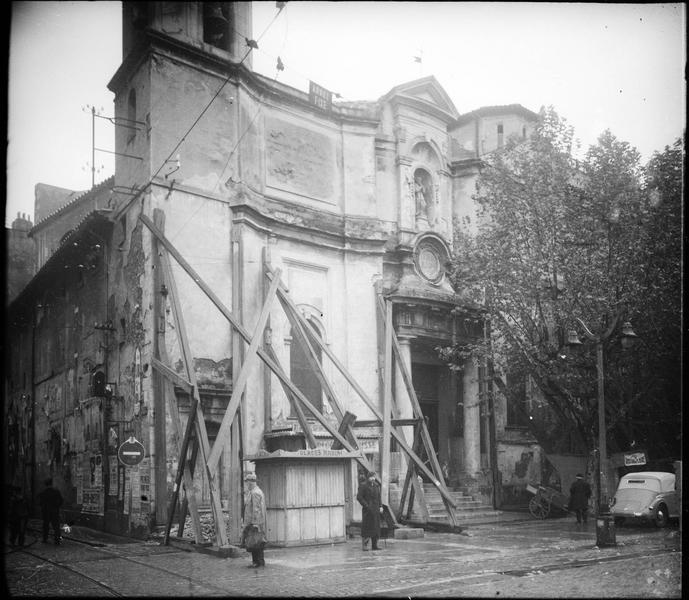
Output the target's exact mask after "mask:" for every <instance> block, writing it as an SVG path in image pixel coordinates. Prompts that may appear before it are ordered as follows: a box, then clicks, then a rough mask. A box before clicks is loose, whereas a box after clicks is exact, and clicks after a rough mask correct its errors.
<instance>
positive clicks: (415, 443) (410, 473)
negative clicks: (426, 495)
mask: <svg viewBox="0 0 689 600" xmlns="http://www.w3.org/2000/svg"><path fill="white" fill-rule="evenodd" d="M419 441H420V435H419V428H418V427H414V441H413V443H412V450H414V452H417V453H418V451H419ZM412 477H415V473H414V463H413V462H411V461H410V462H409V464H407V474H406V475H405V477H404V485H403V486H402V493H401V494H400V507H399V510H398V511H397V518H398V519H401V518H402V514H403V513H404V503H405V501H406V500H407V493H409V494H410V496H411V492H410V490H411V489H413V488H410V485H411V478H412ZM412 501H413V500H412Z"/></svg>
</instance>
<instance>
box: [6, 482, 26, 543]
mask: <svg viewBox="0 0 689 600" xmlns="http://www.w3.org/2000/svg"><path fill="white" fill-rule="evenodd" d="M28 521H29V503H28V501H27V500H26V497H25V496H24V493H23V492H22V488H20V487H19V486H12V497H11V499H10V514H9V525H10V545H11V546H14V544H15V542H17V543H18V544H19V546H23V545H24V540H25V537H26V525H27V523H28Z"/></svg>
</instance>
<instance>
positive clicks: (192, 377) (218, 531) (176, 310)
mask: <svg viewBox="0 0 689 600" xmlns="http://www.w3.org/2000/svg"><path fill="white" fill-rule="evenodd" d="M142 216H143V215H142ZM140 218H141V217H140ZM161 255H162V256H161V262H162V264H163V269H164V272H165V279H166V280H167V281H168V289H169V294H170V304H171V306H172V314H173V316H174V319H175V328H176V330H177V337H178V340H179V344H180V349H181V350H182V362H183V363H184V366H185V368H186V371H187V376H188V378H189V383H191V385H192V386H194V394H193V397H192V398H193V399H192V406H191V409H190V413H189V418H190V419H191V418H192V414H193V415H194V418H193V424H194V426H195V429H196V435H197V438H198V440H199V450H200V451H201V460H202V461H203V464H204V466H205V467H206V477H207V478H208V489H209V493H210V500H211V509H212V511H213V520H214V521H215V535H216V542H217V545H218V546H219V547H225V546H228V541H227V526H226V523H225V517H224V515H223V512H222V505H221V504H220V497H219V495H218V491H217V489H216V487H215V480H214V477H213V474H212V473H211V472H210V470H209V469H208V467H207V465H208V455H209V453H210V444H209V442H208V432H207V431H206V423H205V421H204V418H203V412H202V410H201V398H200V396H199V388H198V385H197V383H196V372H195V370H194V363H193V360H194V359H193V355H192V353H191V347H190V346H189V339H188V337H187V330H186V326H185V324H184V317H183V316H182V310H181V306H180V303H179V295H178V293H177V285H176V283H175V280H174V277H173V275H172V268H171V266H170V259H169V258H168V255H167V252H165V251H163V252H161ZM185 437H186V436H185Z"/></svg>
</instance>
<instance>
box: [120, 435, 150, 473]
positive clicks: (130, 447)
mask: <svg viewBox="0 0 689 600" xmlns="http://www.w3.org/2000/svg"><path fill="white" fill-rule="evenodd" d="M117 458H119V459H120V462H121V463H122V464H123V465H127V466H129V467H133V466H134V465H138V464H139V463H140V462H141V461H142V460H143V459H144V445H143V444H142V443H141V442H140V441H139V440H137V439H136V438H134V437H130V438H129V439H128V440H126V441H124V442H122V445H121V446H120V447H119V449H118V450H117Z"/></svg>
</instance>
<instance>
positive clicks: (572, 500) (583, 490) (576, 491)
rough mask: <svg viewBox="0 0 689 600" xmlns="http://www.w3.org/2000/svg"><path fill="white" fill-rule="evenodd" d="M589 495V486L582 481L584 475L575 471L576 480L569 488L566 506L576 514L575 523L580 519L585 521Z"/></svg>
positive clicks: (579, 521)
mask: <svg viewBox="0 0 689 600" xmlns="http://www.w3.org/2000/svg"><path fill="white" fill-rule="evenodd" d="M590 497H591V486H590V485H589V484H588V483H586V482H585V481H584V476H583V475H582V474H581V473H577V478H576V480H575V481H574V483H573V484H572V487H570V488H569V505H568V507H567V508H568V509H569V510H571V511H572V512H573V513H574V514H575V515H576V516H577V523H581V521H582V519H583V521H584V523H586V519H587V516H588V515H587V514H586V512H587V510H588V508H589V498H590Z"/></svg>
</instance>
